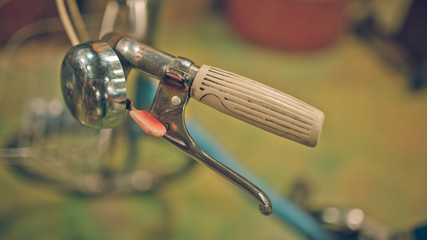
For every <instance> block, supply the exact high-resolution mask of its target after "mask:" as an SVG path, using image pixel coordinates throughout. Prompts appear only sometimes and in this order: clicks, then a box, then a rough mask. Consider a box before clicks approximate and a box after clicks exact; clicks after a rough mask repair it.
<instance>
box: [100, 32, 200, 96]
mask: <svg viewBox="0 0 427 240" xmlns="http://www.w3.org/2000/svg"><path fill="white" fill-rule="evenodd" d="M103 40H104V41H107V42H108V43H109V44H110V45H111V46H112V47H114V50H115V51H116V52H117V53H118V55H119V56H120V57H121V59H123V60H124V61H123V62H124V64H129V66H131V67H136V68H139V69H141V70H143V71H145V72H146V73H149V74H151V75H153V76H155V77H157V78H158V79H160V80H164V81H166V82H168V83H169V84H171V85H174V86H176V87H178V88H181V89H183V90H186V91H188V90H189V88H190V85H191V83H192V81H193V79H194V77H195V74H196V73H194V75H192V74H190V70H189V69H190V67H192V66H194V64H193V62H192V61H190V60H188V59H186V58H183V57H175V56H172V55H170V54H168V53H165V52H162V51H159V50H157V49H154V48H152V47H150V46H147V45H145V44H143V43H141V42H139V41H137V40H136V39H134V38H131V37H126V36H123V35H121V34H114V33H113V34H107V35H106V36H105V37H104V38H103Z"/></svg>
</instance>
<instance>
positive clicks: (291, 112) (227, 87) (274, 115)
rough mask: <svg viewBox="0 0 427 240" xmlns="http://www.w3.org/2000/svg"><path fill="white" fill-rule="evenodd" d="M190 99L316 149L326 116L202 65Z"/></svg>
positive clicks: (232, 75) (263, 87) (281, 94)
mask: <svg viewBox="0 0 427 240" xmlns="http://www.w3.org/2000/svg"><path fill="white" fill-rule="evenodd" d="M190 94H191V97H193V98H195V99H196V100H198V101H200V102H202V103H204V104H207V105H209V106H211V107H213V108H215V109H217V110H219V111H221V112H223V113H226V114H228V115H230V116H232V117H235V118H238V119H240V120H242V121H245V122H247V123H249V124H252V125H254V126H257V127H259V128H261V129H264V130H266V131H269V132H271V133H274V134H276V135H278V136H281V137H284V138H287V139H290V140H293V141H295V142H298V143H301V144H304V145H307V146H310V147H314V146H316V144H317V139H318V138H319V135H320V132H321V130H322V125H323V121H324V119H325V115H324V114H323V112H321V111H320V110H318V109H316V108H314V107H312V106H310V105H308V104H306V103H304V102H302V101H300V100H298V99H296V98H294V97H292V96H289V95H287V94H285V93H282V92H280V91H278V90H276V89H274V88H271V87H268V86H266V85H264V84H261V83H259V82H256V81H254V80H251V79H249V78H246V77H242V76H239V75H237V74H234V73H231V72H228V71H225V70H221V69H218V68H215V67H211V66H207V65H203V66H202V67H200V69H199V72H198V73H197V75H196V77H195V79H194V82H193V84H192V86H191V91H190Z"/></svg>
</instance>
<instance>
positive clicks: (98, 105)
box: [61, 42, 127, 129]
mask: <svg viewBox="0 0 427 240" xmlns="http://www.w3.org/2000/svg"><path fill="white" fill-rule="evenodd" d="M61 87H62V94H63V96H64V100H65V103H66V105H67V107H68V109H69V110H70V112H71V113H72V115H73V116H74V118H76V119H77V121H78V122H80V123H81V124H83V125H86V126H90V127H92V128H96V129H102V128H112V127H115V126H117V125H118V124H119V123H120V122H121V120H122V118H123V116H124V113H125V111H126V99H127V97H126V81H125V72H124V70H123V67H122V64H121V63H120V60H119V58H118V56H117V54H116V53H115V52H114V50H113V49H112V48H111V47H110V46H109V45H108V44H107V43H105V42H89V43H83V44H80V45H77V46H74V47H72V48H71V49H70V50H69V51H68V52H67V54H66V56H65V58H64V61H63V62H62V67H61Z"/></svg>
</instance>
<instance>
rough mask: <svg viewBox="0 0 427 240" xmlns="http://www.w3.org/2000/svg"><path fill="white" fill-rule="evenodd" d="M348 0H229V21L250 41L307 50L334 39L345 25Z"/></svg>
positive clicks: (227, 7) (324, 45)
mask: <svg viewBox="0 0 427 240" xmlns="http://www.w3.org/2000/svg"><path fill="white" fill-rule="evenodd" d="M348 3H349V0H228V1H227V5H226V9H227V15H228V18H229V21H230V22H231V24H232V26H233V27H234V28H235V29H236V31H237V32H238V33H239V34H240V35H242V36H243V37H245V38H246V39H248V40H249V41H251V42H254V43H257V44H260V45H264V46H269V47H274V48H279V49H283V50H289V51H308V50H316V49H319V48H323V47H326V46H328V45H330V44H332V43H333V42H335V41H336V40H337V39H338V38H339V36H340V35H341V33H342V32H343V30H344V29H345V27H346V8H347V5H348Z"/></svg>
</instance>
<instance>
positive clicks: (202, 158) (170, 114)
mask: <svg viewBox="0 0 427 240" xmlns="http://www.w3.org/2000/svg"><path fill="white" fill-rule="evenodd" d="M177 97H179V98H180V99H181V102H180V103H179V104H174V101H173V99H174V98H177ZM188 99H189V95H188V93H187V92H184V91H182V90H180V89H177V88H174V87H172V86H170V85H167V84H165V83H160V85H159V88H158V89H157V93H156V97H155V98H154V101H153V105H152V107H151V109H150V112H151V114H153V115H154V116H155V117H156V118H158V119H159V120H160V121H161V122H162V123H163V124H165V125H166V126H168V130H167V132H166V134H165V135H164V137H163V138H164V139H166V140H167V141H168V142H170V143H172V144H173V145H175V146H176V147H178V148H179V149H181V150H182V151H184V152H185V153H187V154H188V155H190V156H191V157H193V158H195V159H196V160H198V161H199V162H200V163H202V164H203V165H205V166H207V167H209V168H210V169H212V170H213V171H215V172H216V173H218V174H220V175H221V176H223V177H224V178H226V179H227V180H229V181H230V182H232V183H234V184H235V185H237V186H238V187H240V188H241V189H242V190H244V191H245V192H247V193H248V194H249V195H251V196H252V197H253V198H255V199H256V200H258V201H259V202H260V211H261V213H262V214H264V215H270V214H271V213H272V212H273V207H272V203H271V201H270V199H269V198H268V196H267V195H266V194H265V193H264V192H263V191H262V190H261V189H259V188H258V187H257V186H255V185H254V184H253V183H251V182H250V181H249V180H247V179H246V178H244V177H242V176H241V175H239V174H238V173H236V172H234V171H233V170H231V169H230V168H228V167H227V166H225V165H224V164H222V163H221V162H219V161H217V160H216V159H214V158H212V157H211V156H209V155H208V154H206V153H205V152H203V151H202V150H201V149H200V148H199V147H198V146H197V144H196V143H195V142H194V140H193V139H192V138H191V136H190V135H189V133H188V131H187V127H186V125H185V119H184V116H185V114H184V110H185V107H186V105H187V102H188Z"/></svg>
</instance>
